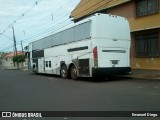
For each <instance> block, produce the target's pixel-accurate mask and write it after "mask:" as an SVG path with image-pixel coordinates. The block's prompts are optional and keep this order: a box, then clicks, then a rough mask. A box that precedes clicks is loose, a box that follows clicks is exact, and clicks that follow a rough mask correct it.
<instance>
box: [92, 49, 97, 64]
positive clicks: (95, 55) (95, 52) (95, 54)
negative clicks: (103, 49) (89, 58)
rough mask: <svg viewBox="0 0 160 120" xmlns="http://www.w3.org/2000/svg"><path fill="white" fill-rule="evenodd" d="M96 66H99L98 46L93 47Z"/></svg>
mask: <svg viewBox="0 0 160 120" xmlns="http://www.w3.org/2000/svg"><path fill="white" fill-rule="evenodd" d="M93 58H94V66H98V51H97V47H95V48H94V49H93Z"/></svg>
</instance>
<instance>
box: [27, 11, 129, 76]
mask: <svg viewBox="0 0 160 120" xmlns="http://www.w3.org/2000/svg"><path fill="white" fill-rule="evenodd" d="M130 43H131V40H130V28H129V24H128V21H127V19H126V18H123V17H119V16H114V15H109V14H100V13H96V14H94V15H92V16H91V17H88V18H86V19H84V20H81V21H80V22H77V23H73V24H72V25H70V26H67V27H65V28H63V29H61V30H59V31H57V32H55V33H53V34H52V35H50V36H47V37H45V38H42V39H40V40H37V41H34V42H32V43H30V44H29V64H30V69H31V70H32V71H33V72H35V73H46V74H55V75H61V77H62V78H67V77H69V76H70V77H71V78H72V79H77V77H94V76H103V77H105V76H109V75H126V74H130V73H131V67H130Z"/></svg>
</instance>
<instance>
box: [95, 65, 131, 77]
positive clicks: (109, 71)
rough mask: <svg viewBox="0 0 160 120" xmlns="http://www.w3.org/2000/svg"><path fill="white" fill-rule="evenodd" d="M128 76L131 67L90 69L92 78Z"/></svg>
mask: <svg viewBox="0 0 160 120" xmlns="http://www.w3.org/2000/svg"><path fill="white" fill-rule="evenodd" d="M129 74H131V67H110V68H108V67H107V68H92V75H93V77H95V76H112V75H129Z"/></svg>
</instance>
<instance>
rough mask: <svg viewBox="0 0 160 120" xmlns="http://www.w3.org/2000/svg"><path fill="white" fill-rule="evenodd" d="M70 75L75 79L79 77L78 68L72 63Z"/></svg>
mask: <svg viewBox="0 0 160 120" xmlns="http://www.w3.org/2000/svg"><path fill="white" fill-rule="evenodd" d="M70 76H71V78H72V79H73V80H76V79H77V69H76V66H75V65H72V66H71V69H70Z"/></svg>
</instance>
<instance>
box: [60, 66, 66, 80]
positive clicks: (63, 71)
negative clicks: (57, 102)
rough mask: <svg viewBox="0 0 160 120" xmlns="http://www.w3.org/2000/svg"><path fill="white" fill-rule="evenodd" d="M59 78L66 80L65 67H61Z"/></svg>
mask: <svg viewBox="0 0 160 120" xmlns="http://www.w3.org/2000/svg"><path fill="white" fill-rule="evenodd" d="M61 76H62V78H67V68H66V66H65V65H63V66H62V67H61Z"/></svg>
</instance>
